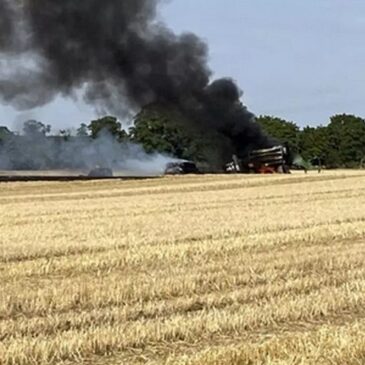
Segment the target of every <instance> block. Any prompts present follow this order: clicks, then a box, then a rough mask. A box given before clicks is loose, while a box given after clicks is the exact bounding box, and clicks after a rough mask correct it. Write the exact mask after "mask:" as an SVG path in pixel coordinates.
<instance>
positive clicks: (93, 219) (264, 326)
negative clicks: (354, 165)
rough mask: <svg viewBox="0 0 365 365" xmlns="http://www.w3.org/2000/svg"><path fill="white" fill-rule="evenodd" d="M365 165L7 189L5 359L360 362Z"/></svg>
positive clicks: (1, 267)
mask: <svg viewBox="0 0 365 365" xmlns="http://www.w3.org/2000/svg"><path fill="white" fill-rule="evenodd" d="M364 262H365V172H360V171H358V172H356V171H347V172H345V171H337V172H325V173H324V174H322V175H320V174H316V173H309V174H307V175H305V174H304V173H296V174H293V175H291V176H279V175H276V176H255V175H248V176H245V175H237V176H235V175H228V176H195V177H169V178H164V179H157V180H152V179H151V180H146V181H99V182H75V183H14V184H1V185H0V281H1V290H0V365H31V364H32V365H53V364H62V363H64V364H76V363H84V364H99V365H106V364H151V365H152V364H153V365H160V364H178V365H180V364H181V365H204V364H207V365H213V364H214V365H221V364H222V365H232V364H234V365H241V364H247V365H249V364H267V365H268V364H272V365H273V364H275V365H278V364H281V365H289V364H298V365H299V364H338V365H344V364H364V363H365V345H364V344H365V264H364Z"/></svg>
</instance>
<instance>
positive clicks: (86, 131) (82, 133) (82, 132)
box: [76, 123, 89, 137]
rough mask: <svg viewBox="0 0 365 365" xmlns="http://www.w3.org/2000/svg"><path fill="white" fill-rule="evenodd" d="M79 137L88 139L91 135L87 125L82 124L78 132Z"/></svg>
mask: <svg viewBox="0 0 365 365" xmlns="http://www.w3.org/2000/svg"><path fill="white" fill-rule="evenodd" d="M76 135H77V136H78V137H87V136H88V135H89V128H88V126H87V125H86V124H85V123H81V125H80V127H79V128H78V129H77V131H76Z"/></svg>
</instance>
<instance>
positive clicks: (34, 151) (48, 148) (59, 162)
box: [0, 132, 178, 175]
mask: <svg viewBox="0 0 365 365" xmlns="http://www.w3.org/2000/svg"><path fill="white" fill-rule="evenodd" d="M175 161H178V160H177V159H174V158H173V157H171V156H168V155H164V154H160V153H152V154H147V153H146V152H145V151H144V150H143V148H142V147H140V146H139V145H136V144H133V143H131V142H122V143H120V142H118V141H117V140H116V139H115V137H113V136H112V135H110V134H108V133H106V132H105V133H102V134H101V135H100V136H98V138H96V139H92V138H90V137H88V136H83V137H81V136H68V137H66V138H65V137H61V136H59V137H58V136H54V137H46V136H45V135H43V134H32V135H22V136H17V135H11V136H9V137H7V138H5V139H4V140H3V141H2V146H1V150H0V170H20V171H28V170H36V171H43V170H78V171H82V172H83V173H84V174H85V173H86V174H88V173H89V171H90V170H93V169H95V168H98V167H102V168H110V169H112V170H113V171H114V173H115V174H116V175H118V173H119V172H124V173H130V174H132V175H140V174H141V175H161V174H163V173H164V170H165V168H166V164H167V163H169V162H175Z"/></svg>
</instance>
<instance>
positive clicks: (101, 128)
mask: <svg viewBox="0 0 365 365" xmlns="http://www.w3.org/2000/svg"><path fill="white" fill-rule="evenodd" d="M183 118H184V117H183V116H181V115H179V113H177V112H176V111H174V110H168V109H164V108H160V107H155V106H153V107H148V108H144V109H143V110H142V111H141V112H140V113H139V114H138V115H136V117H135V118H134V121H133V123H132V126H129V127H125V128H124V127H123V126H122V124H121V123H120V122H119V121H118V119H117V118H115V117H112V116H106V117H104V118H100V119H96V120H93V121H91V122H90V123H89V124H81V125H80V126H79V128H78V129H77V130H75V131H70V130H61V131H59V132H57V133H53V132H52V130H51V127H50V126H49V125H45V124H43V123H41V122H39V121H35V120H29V121H26V122H25V123H24V126H23V131H22V133H21V135H19V134H16V133H13V132H12V131H10V130H9V129H8V128H6V127H0V154H1V150H2V148H5V147H4V146H5V145H6V146H7V148H11V146H12V142H14V141H15V140H17V139H19V138H23V139H24V140H23V141H22V143H21V145H24V144H26V143H27V140H34V139H36V140H37V141H38V144H39V143H42V138H45V139H46V138H59V139H62V140H64V141H67V140H71V139H73V140H75V139H77V138H90V139H96V138H98V136H99V135H100V134H101V133H105V131H107V132H108V133H109V134H110V135H112V136H113V137H114V138H115V139H116V140H117V141H119V142H126V141H130V142H133V143H137V144H139V145H141V146H142V147H143V148H144V150H145V151H146V152H147V153H152V152H161V153H166V154H169V155H172V156H174V157H177V158H181V159H187V160H194V161H200V162H207V163H209V162H211V161H219V163H223V160H222V161H220V160H219V157H218V156H216V155H217V154H218V152H217V151H219V150H220V149H219V148H217V146H218V145H222V144H224V141H221V140H220V139H221V138H220V137H219V136H214V135H212V134H209V133H205V132H204V131H202V130H200V129H199V128H197V129H196V130H194V128H192V129H189V130H187V128H186V124H185V123H184V121H183ZM257 123H259V124H260V125H261V126H262V128H263V130H264V132H265V133H266V134H267V135H269V136H270V137H271V138H272V140H273V144H275V143H277V144H283V145H285V146H286V147H287V148H288V150H289V155H290V160H291V161H290V163H291V164H296V165H302V166H309V165H317V164H319V163H321V164H322V165H325V166H326V167H328V168H340V167H345V168H358V167H359V166H362V165H365V120H364V119H363V118H361V117H358V116H355V115H349V114H341V115H334V116H332V117H331V118H330V120H329V123H328V124H327V125H326V126H318V127H310V126H308V127H305V128H300V127H299V126H298V125H297V124H296V123H294V122H292V121H286V120H284V119H281V118H278V117H273V116H260V117H258V118H257ZM18 144H19V143H18ZM9 146H10V147H9ZM223 147H224V146H223ZM241 157H243V158H244V157H245V156H241ZM227 162H228V161H227Z"/></svg>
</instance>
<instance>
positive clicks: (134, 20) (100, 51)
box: [0, 0, 269, 153]
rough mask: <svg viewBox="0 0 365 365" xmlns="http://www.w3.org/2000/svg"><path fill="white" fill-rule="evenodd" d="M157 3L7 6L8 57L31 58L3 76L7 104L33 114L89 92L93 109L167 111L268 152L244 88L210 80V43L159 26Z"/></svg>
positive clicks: (26, 1)
mask: <svg viewBox="0 0 365 365" xmlns="http://www.w3.org/2000/svg"><path fill="white" fill-rule="evenodd" d="M158 4H159V1H158V0H103V1H101V0H0V55H1V53H2V55H3V56H4V57H5V56H7V57H10V58H14V57H15V58H18V59H19V56H21V55H23V56H24V55H29V58H27V57H24V59H25V61H23V62H22V63H21V64H19V62H18V64H16V66H13V70H11V72H10V71H9V72H4V70H0V98H2V99H3V101H4V102H6V103H9V104H12V105H15V106H17V107H18V108H23V109H27V108H32V107H35V106H39V105H43V104H46V103H48V102H49V101H50V100H52V98H53V97H54V96H56V95H57V94H62V95H65V96H69V95H74V93H75V92H76V91H77V90H82V91H83V92H84V97H85V100H86V101H87V102H88V103H91V104H93V105H96V106H99V107H102V108H105V110H108V111H109V112H113V113H116V114H118V116H122V115H123V114H125V113H129V112H130V111H133V110H136V109H137V108H140V107H142V106H144V105H146V104H149V103H166V104H169V105H174V106H176V108H178V109H179V110H180V111H181V112H183V113H184V114H185V115H186V116H188V117H189V118H188V119H189V120H191V122H192V123H199V124H200V125H201V127H202V128H203V129H206V130H207V134H208V135H209V131H214V133H216V132H219V133H221V134H223V135H224V136H225V137H227V138H229V139H230V140H231V142H232V150H235V151H238V152H242V153H243V151H246V150H247V149H248V148H251V147H260V146H266V145H267V144H268V143H269V142H268V140H267V138H266V137H265V135H264V134H263V133H262V131H261V130H260V128H259V127H258V125H257V124H256V123H255V121H254V116H253V115H252V114H251V113H250V112H248V111H247V109H246V108H245V107H244V106H243V105H242V104H241V102H240V98H241V91H240V90H239V88H238V87H237V85H236V84H235V83H234V82H233V81H232V80H230V79H221V80H217V81H214V82H210V78H211V71H210V69H209V67H208V65H207V60H208V48H207V45H206V44H205V43H204V42H203V41H202V40H201V39H199V38H198V37H197V36H196V35H194V34H191V33H185V34H182V35H176V34H174V33H173V32H172V31H171V30H169V29H168V28H167V27H166V26H165V25H164V24H162V23H161V22H159V21H157V19H158V18H157V7H158ZM1 65H2V64H1V63H0V67H1ZM3 67H4V66H3ZM7 67H9V65H8V66H7ZM188 127H189V126H187V128H188Z"/></svg>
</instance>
